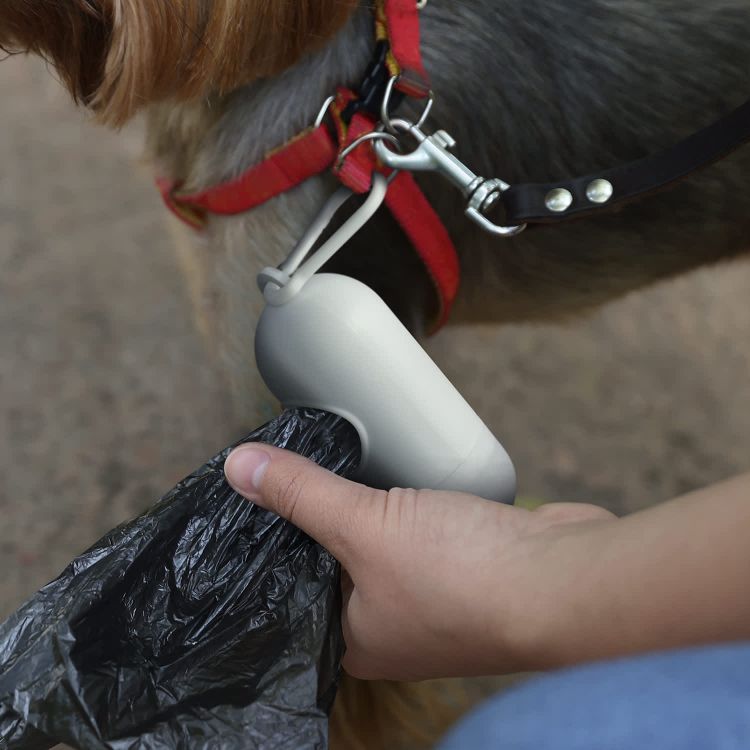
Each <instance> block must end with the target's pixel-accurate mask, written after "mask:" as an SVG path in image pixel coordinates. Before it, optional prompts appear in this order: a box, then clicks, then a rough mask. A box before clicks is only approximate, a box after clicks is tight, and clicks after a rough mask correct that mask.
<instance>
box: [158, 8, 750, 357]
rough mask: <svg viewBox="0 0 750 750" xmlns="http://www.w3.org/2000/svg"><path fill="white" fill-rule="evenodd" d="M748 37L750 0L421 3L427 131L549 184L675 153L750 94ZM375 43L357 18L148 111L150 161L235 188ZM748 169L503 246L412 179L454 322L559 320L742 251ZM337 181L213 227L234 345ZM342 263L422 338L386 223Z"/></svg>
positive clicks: (211, 255)
mask: <svg viewBox="0 0 750 750" xmlns="http://www.w3.org/2000/svg"><path fill="white" fill-rule="evenodd" d="M748 26H750V6H748V5H747V3H746V2H745V0H720V1H719V2H717V3H711V4H707V3H705V2H702V1H701V2H699V1H698V0H691V1H690V2H687V3H685V2H682V3H679V4H675V5H674V7H673V8H672V9H671V12H669V13H667V12H666V11H665V10H664V9H663V8H662V7H661V6H660V7H659V9H658V10H657V9H655V8H654V7H653V4H652V3H651V2H649V0H626V1H625V2H618V3H612V2H610V1H609V0H593V1H592V2H590V3H586V4H584V5H579V6H577V5H573V6H571V5H570V4H563V3H557V2H549V0H528V1H527V2H524V3H523V4H519V3H515V2H510V0H473V2H471V3H465V2H463V1H462V0H453V1H452V2H446V1H445V0H443V1H442V2H434V3H430V4H429V5H428V6H427V8H426V9H425V10H424V11H422V34H423V53H424V58H425V62H426V65H427V68H428V70H429V73H430V75H431V78H432V83H433V86H434V89H435V92H436V94H437V104H436V106H435V110H434V118H433V119H434V121H435V124H436V125H439V127H442V128H445V129H447V130H448V131H449V132H451V134H452V135H453V136H454V137H455V138H456V140H457V141H458V146H457V148H456V152H457V153H458V155H459V156H460V157H461V158H462V159H464V160H465V161H466V162H467V164H469V165H470V166H471V167H472V168H473V169H474V170H475V171H477V172H478V173H480V174H485V175H486V176H499V177H502V178H503V179H505V180H507V181H509V182H514V181H520V180H524V181H542V180H551V179H555V178H562V177H564V176H567V175H570V174H576V173H586V172H590V171H593V170H595V169H596V168H602V167H607V166H612V165H614V164H617V163H621V162H624V161H628V160H631V159H635V158H638V157H640V156H643V155H645V154H646V153H649V152H651V151H654V150H656V149H659V148H662V147H665V146H667V145H669V144H670V143H673V142H674V141H676V140H678V139H679V138H681V137H684V136H686V135H687V134H689V133H690V132H692V131H694V130H695V129H697V128H699V127H701V126H703V125H705V124H708V123H709V122H711V121H712V120H713V119H715V118H716V117H718V116H720V115H722V114H724V113H726V112H728V111H729V110H730V109H731V108H732V107H733V106H736V105H737V104H739V103H740V102H741V101H742V100H743V99H744V98H746V97H747V95H748V92H749V91H750V85H748V82H747V75H746V72H747V70H748V69H750V36H748V35H747V34H746V33H745V32H743V29H744V30H746V29H747V28H748ZM373 44H374V40H373V31H372V17H371V12H370V11H369V10H368V9H367V8H365V7H363V8H362V9H361V10H360V11H359V12H358V13H357V14H356V15H355V16H354V17H353V18H352V19H351V21H350V23H349V24H348V25H347V26H346V27H345V29H344V30H343V31H342V32H341V33H340V34H339V35H338V36H337V37H336V38H335V39H333V40H332V41H331V42H330V43H329V45H328V46H327V47H326V48H324V49H323V50H321V51H319V52H317V53H315V54H313V55H310V56H309V57H307V58H306V59H305V60H303V61H302V62H301V63H300V64H298V65H297V66H295V67H294V68H292V69H290V70H288V71H287V72H286V73H285V74H283V75H282V76H279V77H277V78H274V79H270V80H266V81H262V82H258V83H255V84H253V85H251V86H248V87H246V88H242V89H240V90H238V91H236V92H234V93H232V94H230V95H228V96H225V97H221V98H219V97H217V98H214V99H209V100H207V101H204V102H201V103H197V104H185V105H174V104H170V103H167V104H164V105H160V106H158V107H154V108H152V111H151V113H150V127H149V130H150V144H151V152H152V154H153V155H154V158H155V160H156V162H157V164H159V165H160V168H161V169H162V170H164V171H166V172H167V173H168V175H169V176H171V177H176V178H180V179H185V180H186V186H187V187H188V188H199V187H204V186H207V185H211V184H215V183H217V182H221V181H224V180H226V179H228V178H230V177H232V176H235V175H236V174H238V173H239V172H241V171H242V170H243V169H245V168H246V167H248V166H250V165H251V164H253V163H256V162H257V161H259V160H260V159H261V158H262V157H263V156H264V154H266V153H267V152H268V151H269V150H270V149H271V148H274V147H276V146H278V145H280V144H281V143H283V142H284V141H285V140H286V139H288V138H290V137H291V136H293V135H294V134H295V133H297V132H299V131H300V130H301V129H303V128H304V127H305V126H307V125H308V124H309V123H310V122H311V121H312V120H313V119H314V117H315V115H316V113H317V111H318V109H319V107H320V105H321V102H322V101H323V100H324V99H325V97H326V96H327V95H328V94H329V93H331V92H332V91H333V90H335V88H336V87H337V86H339V85H342V84H343V85H355V84H356V83H357V82H358V80H359V79H360V77H361V75H362V73H363V71H364V70H365V68H366V66H367V64H368V62H369V60H370V57H371V52H372V48H373ZM749 160H750V153H748V152H747V151H745V152H741V153H739V154H737V155H736V156H735V157H733V158H732V159H729V160H726V161H724V162H722V163H721V164H720V165H717V166H715V167H712V168H711V169H709V170H706V171H705V172H704V173H702V174H701V175H699V176H697V177H696V178H694V179H692V180H691V181H689V182H688V183H685V184H683V185H681V186H680V187H678V188H677V189H675V190H673V191H670V192H668V193H665V194H662V195H658V196H655V197H653V198H650V199H648V200H647V201H645V202H643V203H641V204H638V205H635V206H631V207H629V208H627V209H626V210H624V211H622V212H620V213H619V214H617V215H615V216H612V217H607V218H602V219H597V220H587V221H582V222H576V223H574V224H571V225H568V226H566V227H564V228H553V229H537V230H533V231H529V232H527V233H526V234H524V235H521V236H520V237H519V238H517V239H515V240H512V241H507V240H498V239H496V238H493V237H490V236H488V235H486V234H483V233H482V231H481V230H479V229H477V228H476V227H474V226H473V225H472V224H471V223H469V222H468V220H467V219H466V218H465V217H464V216H463V213H462V209H463V204H462V199H461V197H460V196H459V195H458V194H457V193H456V192H455V191H454V189H453V188H452V187H450V186H449V185H447V184H446V183H444V182H442V179H441V178H439V177H435V176H429V175H427V176H420V177H419V179H420V182H421V184H422V185H423V187H424V188H425V191H426V192H427V194H428V196H429V197H430V199H431V201H432V202H433V204H434V205H435V207H436V208H437V209H438V211H439V213H440V214H441V216H442V218H443V220H444V222H445V223H446V226H447V227H448V229H449V231H450V232H451V234H452V236H453V238H454V240H455V242H456V246H457V249H458V252H459V255H460V257H461V264H462V271H463V285H462V290H461V294H460V296H459V302H458V306H457V309H456V313H455V316H454V319H455V320H489V321H501V320H529V319H543V318H557V319H559V318H561V317H564V316H566V315H570V314H573V313H576V312H578V311H580V310H584V309H587V308H591V307H594V306H596V305H598V304H599V303H601V302H603V301H605V300H608V299H611V298H612V297H615V296H617V295H620V294H623V293H625V292H627V291H629V290H631V289H634V288H637V287H639V286H643V285H644V284H647V283H651V282H653V281H656V280H658V279H660V278H664V277H667V276H671V275H674V274H677V273H679V272H682V271H684V270H687V269H689V268H692V267H695V266H697V265H700V264H702V263H706V262H709V261H715V260H718V259H720V258H724V257H729V256H732V255H736V254H738V253H740V252H743V251H745V250H747V249H748V241H747V239H746V238H747V236H748V228H749V227H748V225H749V223H750V220H749V219H748V214H749V212H748V211H747V204H746V198H745V190H744V184H745V181H746V175H747V173H748V169H750V161H749ZM334 187H335V181H334V180H333V178H331V177H330V176H324V177H320V178H317V179H314V180H311V181H309V182H308V183H307V184H306V185H304V186H302V187H300V188H298V189H296V190H294V191H292V192H290V193H288V194H287V195H285V196H282V197H280V198H278V199H275V200H273V201H271V202H270V203H269V204H267V205H265V206H263V207H261V208H260V209H257V210H255V211H253V212H251V213H249V214H247V215H246V216H241V217H236V218H232V219H221V220H215V221H213V222H212V226H211V228H210V230H209V232H208V235H207V239H208V246H210V247H211V249H210V250H209V251H207V250H205V249H203V250H200V249H199V250H198V252H202V253H203V256H202V257H203V259H204V261H205V262H204V264H203V266H202V268H201V269H200V271H199V272H198V275H199V277H200V279H201V281H200V284H201V285H205V280H206V279H209V278H212V276H213V275H214V272H216V273H218V280H217V281H214V282H211V284H209V285H208V286H209V287H211V288H212V289H213V291H212V292H209V296H211V295H213V296H214V297H216V298H218V299H219V302H218V305H219V306H220V308H221V309H220V310H219V312H218V315H219V316H220V317H221V318H222V326H224V328H225V331H226V327H227V326H228V327H229V331H228V340H229V341H230V342H234V343H233V344H231V343H230V344H229V350H238V349H243V350H244V348H249V345H250V331H251V325H252V324H251V322H250V321H251V320H252V317H251V315H250V313H251V312H252V313H253V314H257V309H258V308H259V306H260V299H259V295H258V294H257V292H256V290H255V286H254V276H255V273H256V272H257V270H258V269H259V267H260V266H261V265H262V264H264V263H278V261H279V260H280V259H281V258H282V257H283V256H284V255H285V254H286V253H287V252H288V251H289V249H290V248H291V246H292V245H293V244H294V242H295V240H296V239H297V238H298V237H299V236H300V234H301V232H302V231H303V229H304V228H305V226H306V224H307V223H308V222H309V221H310V219H311V218H312V217H313V216H314V214H315V213H316V211H317V210H318V209H319V207H320V205H321V204H322V202H323V201H324V199H325V197H326V196H327V194H328V193H329V192H330V191H331V190H333V189H334ZM365 235H366V236H365ZM194 262H195V261H193V263H194ZM337 264H338V266H337V267H338V268H339V269H341V270H343V271H345V272H347V273H351V274H353V275H355V276H360V277H362V278H364V279H365V280H366V281H368V283H371V284H372V285H373V286H375V288H376V289H377V290H378V291H379V292H380V293H381V294H383V296H385V297H386V299H387V300H388V302H389V303H390V304H391V305H392V306H393V307H394V308H395V309H396V310H397V312H398V313H399V315H401V317H402V318H403V319H405V320H406V321H407V323H408V324H409V325H411V327H412V328H413V329H414V330H416V331H417V332H419V330H420V328H421V325H422V322H423V320H424V316H425V311H426V310H427V309H428V308H429V305H430V304H431V299H432V297H431V294H432V292H431V290H430V286H429V282H428V281H427V279H426V275H425V274H424V272H423V270H422V269H421V268H420V266H419V263H417V262H416V261H415V259H414V254H413V251H412V250H411V249H410V248H409V247H408V245H407V244H406V243H405V241H404V239H403V237H402V236H401V235H400V233H399V232H398V230H397V229H396V227H395V226H394V225H393V222H392V220H390V218H389V217H388V216H387V215H385V214H384V213H383V215H379V217H378V219H377V220H376V221H374V222H373V223H372V225H371V227H370V229H369V230H368V232H366V233H364V234H363V235H362V236H360V237H358V238H355V240H354V241H353V242H352V243H351V244H350V247H349V248H348V249H347V252H345V253H343V254H342V255H341V257H340V258H339V259H338V260H337ZM217 290H220V291H217ZM204 291H205V290H204ZM240 342H241V344H240ZM235 356H240V353H239V351H235ZM242 356H248V352H244V354H242ZM233 369H235V370H236V369H237V362H236V361H235V362H234V365H233ZM245 369H246V370H251V369H252V368H251V367H250V365H249V364H248V366H247V367H246V368H245Z"/></svg>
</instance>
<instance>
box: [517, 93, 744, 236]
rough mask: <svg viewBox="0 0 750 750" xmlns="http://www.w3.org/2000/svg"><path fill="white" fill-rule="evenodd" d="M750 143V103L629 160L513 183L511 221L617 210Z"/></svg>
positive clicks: (534, 221)
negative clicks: (580, 173)
mask: <svg viewBox="0 0 750 750" xmlns="http://www.w3.org/2000/svg"><path fill="white" fill-rule="evenodd" d="M748 141H750V101H748V102H746V103H745V104H743V105H742V106H741V107H739V108H738V109H736V110H735V111H734V112H732V113H731V114H729V115H727V116H726V117H724V118H722V119H721V120H719V121H717V122H715V123H713V124H712V125H709V126H708V127H707V128H704V129H703V130H699V131H698V132H697V133H693V134H692V135H691V136H689V137H688V138H686V139H685V140H683V141H681V142H680V143H678V144H677V145H675V146H672V147H671V148H668V149H665V150H664V151H661V152H659V153H656V154H653V155H651V156H647V157H645V158H643V159H639V160H637V161H634V162H630V163H629V164H623V165H621V166H618V167H615V168H614V169H608V170H605V171H602V172H598V173H595V174H589V175H586V176H584V177H576V178H573V179H569V180H565V181H563V182H558V183H526V184H517V185H513V186H511V187H510V189H508V190H507V191H505V192H504V193H503V195H502V203H503V205H504V208H505V221H506V222H508V223H510V224H526V223H528V224H554V223H558V222H563V221H568V220H570V219H577V218H581V217H585V216H589V215H596V214H600V213H606V212H610V211H614V210H616V209H619V208H620V207H621V206H623V205H625V204H627V203H629V202H631V201H634V200H637V199H639V198H643V197H645V196H647V195H649V194H651V193H655V192H657V191H659V190H663V189H665V188H667V187H669V186H670V185H672V184H673V183H675V182H678V181H679V180H682V179H684V178H685V177H687V176H689V175H690V174H692V173H693V172H695V171H697V170H699V169H702V168H703V167H706V166H708V165H709V164H712V163H714V162H716V161H718V160H719V159H721V158H723V157H724V156H727V155H728V154H729V153H731V152H732V151H735V150H736V149H738V148H740V147H741V146H742V145H743V144H745V143H747V142H748ZM599 201H600V202H599Z"/></svg>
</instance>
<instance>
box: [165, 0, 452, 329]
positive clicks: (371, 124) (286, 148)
mask: <svg viewBox="0 0 750 750" xmlns="http://www.w3.org/2000/svg"><path fill="white" fill-rule="evenodd" d="M376 36H377V39H378V42H379V45H378V46H379V51H384V52H385V59H384V61H383V62H384V64H385V68H386V70H387V73H388V75H389V76H390V75H400V76H401V77H400V79H399V82H398V85H397V88H398V89H399V91H400V92H401V93H402V94H404V95H406V96H413V97H423V96H425V95H426V93H427V92H428V90H429V85H428V83H427V81H428V79H427V74H426V73H425V70H424V66H423V63H422V57H421V54H420V44H419V13H418V10H417V3H416V0H380V2H379V3H378V7H377V11H376ZM379 103H380V102H379V100H378V101H377V105H378V106H379ZM372 104H373V102H370V101H363V98H362V96H361V95H358V94H355V93H354V92H352V91H350V90H348V89H343V88H342V89H339V91H338V92H337V95H336V99H335V101H334V102H333V103H332V105H331V108H330V115H331V119H332V121H333V124H334V127H333V128H331V127H330V126H329V125H328V124H326V123H323V124H321V125H319V126H318V127H316V128H310V129H308V130H305V131H303V132H302V133H300V134H299V135H297V136H296V137H295V138H293V139H292V140H291V141H289V142H288V143H286V144H285V145H283V146H281V147H280V148H278V149H275V150H274V151H272V152H271V153H269V154H268V156H267V157H266V158H265V160H264V161H262V162H261V163H260V164H257V165H255V166H253V167H250V169H248V170H247V171H245V172H244V173H243V174H241V175H240V176H239V177H237V178H236V179H234V180H231V181H229V182H225V183H223V184H221V185H214V186H213V187H210V188H207V189H206V190H201V191H199V192H196V193H183V192H180V184H179V182H173V181H169V180H165V179H159V180H157V185H158V187H159V190H160V192H161V194H162V197H163V198H164V202H165V203H166V205H167V206H168V207H169V209H170V210H171V211H172V212H173V213H174V214H175V215H176V216H177V217H178V218H180V219H181V220H182V221H184V222H186V223H187V224H189V225H190V226H191V227H193V228H195V229H203V228H204V227H205V225H206V223H207V221H208V217H209V216H210V215H211V214H215V215H219V216H232V215H236V214H241V213H245V212H246V211H250V210H251V209H253V208H255V207H256V206H259V205H261V204H263V203H265V202H266V201H268V200H270V199H271V198H274V197H276V196H277V195H280V194H281V193H284V192H286V191H288V190H291V189H292V188H293V187H295V186H297V185H299V184H300V183H302V182H305V181H306V180H308V179H310V178H311V177H313V176H315V175H317V174H320V173H321V172H324V171H326V170H328V169H331V170H332V172H333V174H335V175H336V176H337V177H338V179H339V180H340V181H341V182H342V183H343V184H344V185H346V186H347V187H349V188H350V189H352V190H354V191H355V192H357V193H364V192H367V191H368V190H369V189H370V185H371V182H372V175H373V172H375V171H384V169H383V167H382V165H380V164H379V163H378V162H377V160H376V158H375V155H374V153H373V151H372V149H371V148H369V147H368V146H367V145H366V144H362V145H363V146H364V148H363V147H362V146H359V147H357V148H355V149H354V150H353V151H352V152H351V153H350V154H349V155H348V156H347V157H346V158H345V159H343V160H341V159H340V157H339V154H340V153H341V152H342V151H343V150H344V149H345V148H346V147H347V146H349V145H350V144H352V143H354V141H355V140H356V139H357V138H359V137H360V136H362V135H364V134H365V133H368V132H370V131H372V130H373V129H374V128H375V126H376V124H377V116H376V115H373V114H372ZM386 205H387V206H388V208H389V210H390V211H391V213H392V214H393V217H394V218H395V219H396V221H397V222H398V224H399V226H400V227H401V229H402V230H403V232H404V234H405V235H406V236H407V237H408V239H409V240H410V242H411V243H412V245H413V246H414V249H415V251H416V252H417V254H418V255H419V257H420V258H421V260H422V262H423V263H424V265H425V268H426V270H427V272H428V274H429V276H430V278H431V279H432V282H433V285H434V287H435V291H436V293H437V296H438V300H439V313H438V317H437V319H436V321H435V325H434V330H437V329H439V328H440V327H441V326H442V325H444V324H445V322H446V320H447V319H448V316H449V314H450V311H451V307H452V305H453V302H454V300H455V297H456V293H457V291H458V285H459V279H460V269H459V264H458V256H457V254H456V250H455V247H454V246H453V243H452V241H451V239H450V236H449V235H448V232H447V230H446V228H445V226H444V225H443V223H442V221H441V220H440V218H439V217H438V215H437V214H436V213H435V211H434V209H433V208H432V206H431V205H430V204H429V202H428V201H427V198H426V197H425V196H424V194H423V193H422V191H421V190H420V188H419V187H418V185H417V183H416V181H415V180H414V178H413V177H412V176H411V174H409V173H407V172H401V173H400V174H399V175H397V176H396V178H395V179H394V180H393V181H392V182H391V185H390V188H389V190H388V195H387V197H386Z"/></svg>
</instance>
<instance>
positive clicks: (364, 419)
mask: <svg viewBox="0 0 750 750" xmlns="http://www.w3.org/2000/svg"><path fill="white" fill-rule="evenodd" d="M386 190H387V182H386V180H385V178H383V177H382V176H380V175H377V176H376V179H375V181H374V184H373V189H372V192H371V193H370V195H369V196H368V198H367V200H366V201H365V202H364V203H363V205H362V206H361V207H360V208H359V209H358V211H357V212H356V213H355V214H354V215H353V216H352V217H351V219H349V221H347V222H346V223H345V224H344V225H343V226H342V227H341V229H339V230H338V231H337V232H336V233H335V234H334V235H333V236H332V237H331V238H330V239H329V240H328V241H327V242H326V243H325V244H324V245H323V246H322V247H321V248H320V249H319V250H317V251H316V252H315V253H314V254H313V255H311V256H310V257H309V258H307V256H308V254H309V252H310V250H311V249H312V247H313V246H314V244H315V242H316V241H317V239H318V237H319V236H320V234H321V233H322V231H323V229H324V228H325V227H326V226H327V225H328V223H329V222H330V219H331V218H332V216H333V214H334V213H335V212H336V210H338V208H339V207H340V206H341V205H342V204H343V203H344V202H345V201H346V200H347V199H348V198H349V197H350V195H351V193H350V192H349V191H348V190H345V189H342V190H339V191H338V192H337V193H336V194H335V195H334V196H333V197H332V198H331V200H330V201H329V202H328V204H327V205H326V207H325V208H324V210H323V212H322V213H321V215H320V216H319V217H318V219H317V220H316V222H315V223H314V224H313V226H312V227H310V230H309V231H308V232H307V233H306V234H305V237H303V239H302V240H301V241H300V243H299V244H298V246H297V247H296V248H295V250H294V251H293V252H292V254H291V255H290V256H289V258H288V259H287V260H286V261H285V262H284V263H283V264H282V265H281V266H280V267H279V268H278V269H274V268H268V269H265V270H264V271H263V272H262V273H261V274H260V276H259V284H260V286H261V289H262V290H263V294H264V296H265V298H266V301H267V303H268V304H267V305H266V308H265V310H264V312H263V314H262V316H261V319H260V322H259V324H258V328H257V332H256V336H255V354H256V359H257V363H258V368H259V370H260V373H261V375H262V377H263V379H264V380H265V382H266V384H267V385H268V387H269V389H270V390H271V392H272V393H273V394H274V395H275V396H276V397H277V398H278V399H279V401H281V403H282V404H283V405H284V406H285V407H293V406H308V407H315V408H318V409H324V410H326V411H329V412H332V413H335V414H338V415H340V416H342V417H344V418H345V419H347V420H348V421H349V422H350V423H351V424H352V425H353V426H354V428H355V429H356V430H357V432H358V434H359V437H360V440H361V443H362V461H361V465H360V469H359V474H358V477H357V478H358V479H359V480H360V481H362V482H365V483H367V484H370V485H372V486H375V487H381V488H384V489H389V488H391V487H411V488H420V489H421V488H429V489H445V490H457V491H462V492H468V493H471V494H475V495H479V496H481V497H485V498H487V499H490V500H497V501H501V502H506V503H512V502H513V499H514V497H515V491H516V475H515V470H514V468H513V463H512V462H511V459H510V457H509V456H508V454H507V453H506V451H505V449H504V448H503V446H502V445H501V444H500V443H499V442H498V441H497V439H496V438H495V437H494V435H493V434H492V433H491V432H490V431H489V429H488V428H487V427H486V425H485V424H484V423H483V422H482V420H481V419H480V418H479V417H478V416H477V414H476V413H475V412H474V410H473V409H472V408H471V407H470V406H469V404H468V403H467V402H466V401H465V400H464V399H463V397H462V396H461V394H460V393H459V392H458V391H457V390H456V388H455V387H454V386H453V385H452V384H451V383H450V381H449V380H448V379H447V378H446V377H445V375H444V374H443V373H442V372H441V371H440V369H439V368H438V367H437V365H436V364H435V363H434V362H433V361H432V359H431V358H430V357H429V356H428V354H427V353H426V352H425V351H424V349H423V348H422V347H421V346H420V345H419V343H418V342H417V340H416V339H415V338H414V337H413V336H412V335H411V334H410V333H409V332H408V331H407V329H406V328H405V327H404V326H403V324H402V323H401V322H400V321H399V320H398V318H397V317H396V316H395V315H394V314H393V313H392V312H391V310H390V309H389V308H388V306H387V305H386V304H385V302H383V300H382V299H381V298H380V297H379V296H378V295H377V294H376V293H375V292H374V291H372V290H371V289H370V288H369V287H367V286H365V285H364V284H362V283H360V282H358V281H356V280H354V279H351V278H349V277H346V276H340V275H337V274H329V273H316V271H317V270H318V269H319V268H320V267H321V266H322V265H323V264H324V263H325V262H327V260H328V259H329V258H330V257H331V256H332V255H333V254H334V253H335V252H336V251H337V250H338V249H339V248H340V247H341V246H342V245H343V244H344V243H345V242H346V241H348V239H349V238H350V237H351V236H353V234H354V233H355V232H356V231H358V230H359V228H361V226H362V225H363V224H364V223H365V222H366V221H367V220H368V219H369V218H370V217H371V216H372V214H373V213H374V211H375V210H376V209H377V207H378V206H379V205H380V203H381V202H382V200H383V198H384V196H385V191H386ZM306 258H307V259H306ZM305 259H306V260H305ZM303 261H305V262H304V263H303Z"/></svg>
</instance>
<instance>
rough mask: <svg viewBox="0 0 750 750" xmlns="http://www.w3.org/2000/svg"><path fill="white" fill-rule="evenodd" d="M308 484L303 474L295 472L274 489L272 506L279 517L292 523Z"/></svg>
mask: <svg viewBox="0 0 750 750" xmlns="http://www.w3.org/2000/svg"><path fill="white" fill-rule="evenodd" d="M307 485H308V482H307V480H306V479H305V477H304V474H303V472H301V471H298V470H295V471H293V472H292V473H291V474H289V475H288V476H285V477H283V478H282V479H281V480H279V482H278V483H277V484H276V486H275V488H274V493H273V494H274V505H275V506H276V508H277V510H278V513H279V515H280V516H283V517H284V518H286V519H287V520H288V521H291V522H292V523H294V522H295V516H296V515H297V514H298V507H299V503H300V501H301V500H302V498H303V497H304V494H305V490H306V488H307Z"/></svg>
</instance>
